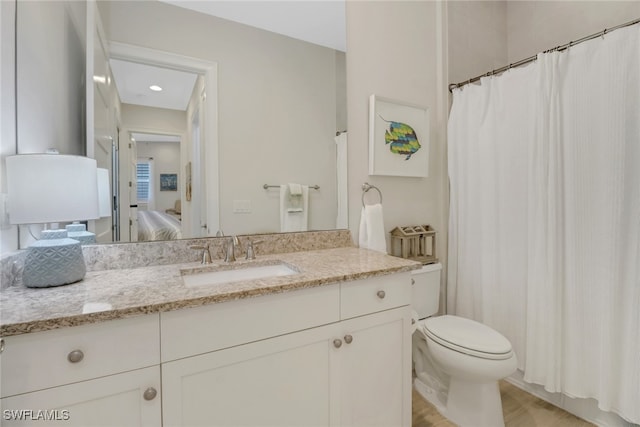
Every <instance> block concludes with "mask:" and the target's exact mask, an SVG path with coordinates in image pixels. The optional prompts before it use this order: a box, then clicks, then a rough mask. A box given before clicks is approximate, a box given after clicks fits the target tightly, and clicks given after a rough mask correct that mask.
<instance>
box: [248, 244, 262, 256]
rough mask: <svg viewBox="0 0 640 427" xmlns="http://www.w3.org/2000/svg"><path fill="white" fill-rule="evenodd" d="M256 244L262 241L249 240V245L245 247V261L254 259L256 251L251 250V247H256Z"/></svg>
mask: <svg viewBox="0 0 640 427" xmlns="http://www.w3.org/2000/svg"><path fill="white" fill-rule="evenodd" d="M258 243H262V240H255V241H251V240H249V245H248V246H247V256H246V258H245V259H256V251H255V249H254V248H253V245H257V244H258Z"/></svg>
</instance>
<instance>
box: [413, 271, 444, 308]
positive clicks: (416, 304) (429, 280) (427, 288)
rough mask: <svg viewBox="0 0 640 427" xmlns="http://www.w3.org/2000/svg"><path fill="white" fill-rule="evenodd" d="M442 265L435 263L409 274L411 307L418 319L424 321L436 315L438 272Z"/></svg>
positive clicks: (438, 291)
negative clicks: (411, 291) (410, 279)
mask: <svg viewBox="0 0 640 427" xmlns="http://www.w3.org/2000/svg"><path fill="white" fill-rule="evenodd" d="M441 270H442V264H440V263H439V262H438V263H435V264H429V265H425V266H423V267H422V268H421V269H419V270H413V271H412V272H411V278H412V279H413V280H412V281H411V283H412V286H411V288H412V290H413V299H412V301H411V305H412V307H413V309H414V310H415V311H416V312H417V313H418V318H420V319H424V318H425V317H428V316H433V315H434V314H436V313H438V307H439V305H440V271H441Z"/></svg>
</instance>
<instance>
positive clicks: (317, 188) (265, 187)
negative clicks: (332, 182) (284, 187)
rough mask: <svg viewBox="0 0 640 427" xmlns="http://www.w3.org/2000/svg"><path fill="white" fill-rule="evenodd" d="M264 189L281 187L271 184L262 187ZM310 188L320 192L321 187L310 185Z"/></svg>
mask: <svg viewBox="0 0 640 427" xmlns="http://www.w3.org/2000/svg"><path fill="white" fill-rule="evenodd" d="M262 188H264V189H265V190H266V189H267V188H280V186H279V185H271V184H265V185H263V186H262ZM309 188H313V189H314V190H319V189H320V186H319V185H310V186H309Z"/></svg>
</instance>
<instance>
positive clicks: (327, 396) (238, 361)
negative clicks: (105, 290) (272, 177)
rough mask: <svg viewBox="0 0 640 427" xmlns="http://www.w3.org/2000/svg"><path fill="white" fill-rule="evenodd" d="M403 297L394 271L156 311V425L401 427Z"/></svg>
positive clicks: (406, 292) (404, 400) (404, 409)
mask: <svg viewBox="0 0 640 427" xmlns="http://www.w3.org/2000/svg"><path fill="white" fill-rule="evenodd" d="M380 291H383V292H384V293H380ZM285 296H286V299H287V301H288V303H289V304H290V306H289V307H288V308H287V307H285V306H281V305H280V304H281V303H282V301H281V298H282V297H285ZM410 299H411V284H410V277H409V274H408V273H406V274H404V273H402V274H394V275H388V276H381V277H377V278H373V279H364V280H358V281H353V282H345V283H342V284H335V285H328V286H323V287H317V288H312V289H306V290H301V291H294V292H290V293H287V294H281V295H270V296H267V297H259V298H255V299H247V300H239V301H234V302H231V303H224V304H217V305H214V306H208V307H199V308H196V309H186V310H180V311H176V312H169V313H162V315H161V329H162V349H163V357H162V361H163V363H162V381H163V422H164V425H165V426H184V425H190V426H191V425H192V426H198V425H200V426H240V425H245V426H246V425H274V426H311V425H313V426H319V425H324V426H409V425H410V424H411V354H410V352H411V343H410V332H409V331H410V320H411V314H410V308H409V304H410ZM260 300H262V301H260ZM255 303H258V305H255V306H254V305H252V304H255ZM227 304H229V307H225V305H227ZM232 313H242V316H239V315H238V314H235V315H234V314H232ZM165 314H166V316H165ZM226 315H229V316H231V318H229V321H228V322H225V321H223V319H224V318H225V317H226ZM233 316H236V317H235V318H234V317H233ZM291 316H293V318H291ZM296 316H299V317H300V318H299V319H296ZM349 316H353V317H349ZM238 317H240V318H239V319H238ZM190 319H192V320H193V323H192V324H191V325H190V324H189V321H190ZM282 319H286V320H288V321H285V322H282ZM308 319H314V320H313V321H312V322H309V320H308ZM298 321H299V322H301V323H298ZM234 322H238V323H239V325H240V327H239V328H234ZM178 325H179V326H178ZM284 325H288V326H286V328H288V329H292V328H293V329H294V331H288V332H283V328H285V327H284ZM203 328H206V329H208V332H207V333H206V337H207V338H206V339H205V340H203V339H202V335H201V334H200V333H192V332H191V331H200V330H201V329H203ZM179 330H182V335H183V336H182V339H181V342H180V345H179V346H178V347H179V348H173V347H174V345H173V344H172V341H173V340H172V338H173V334H174V333H177V331H179ZM227 330H228V331H231V332H232V333H231V334H229V333H228V331H227ZM165 331H167V333H168V335H169V336H165ZM256 331H258V333H256ZM259 336H262V339H260V338H259ZM191 341H193V342H191ZM182 348H190V349H197V350H198V351H200V354H193V355H192V356H186V355H185V354H184V352H183V351H182ZM173 357H175V358H176V359H174V360H169V359H170V358H173ZM178 357H179V358H178Z"/></svg>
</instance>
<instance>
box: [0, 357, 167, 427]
mask: <svg viewBox="0 0 640 427" xmlns="http://www.w3.org/2000/svg"><path fill="white" fill-rule="evenodd" d="M1 406H2V417H3V419H2V423H1V424H2V425H3V426H7V427H9V426H73V427H90V426H118V427H137V426H160V425H161V407H160V406H161V396H160V367H159V366H153V367H149V368H143V369H136V370H134V371H130V372H124V373H120V374H115V375H109V376H106V377H102V378H96V379H93V380H88V381H81V382H78V383H73V384H68V385H63V386H58V387H53V388H48V389H45V390H40V391H35V392H31V393H25V394H19V395H17V396H12V397H6V398H3V399H2V405H1ZM7 411H8V412H7Z"/></svg>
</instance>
